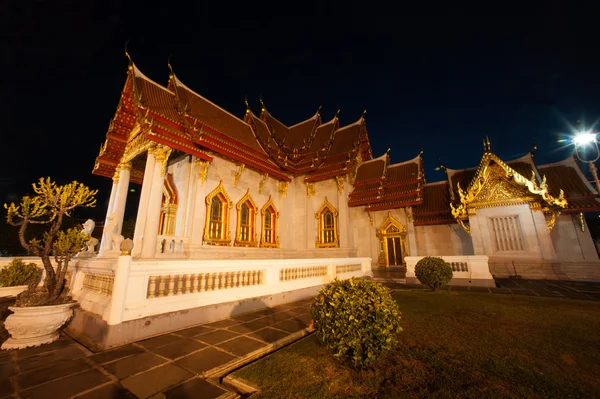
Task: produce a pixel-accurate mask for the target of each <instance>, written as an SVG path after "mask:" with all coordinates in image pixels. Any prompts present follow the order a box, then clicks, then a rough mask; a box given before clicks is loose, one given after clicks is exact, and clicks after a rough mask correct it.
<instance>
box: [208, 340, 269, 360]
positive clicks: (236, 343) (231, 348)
mask: <svg viewBox="0 0 600 399" xmlns="http://www.w3.org/2000/svg"><path fill="white" fill-rule="evenodd" d="M265 345H266V344H265V343H264V342H262V341H258V340H256V339H252V338H250V337H246V336H241V337H238V338H235V339H232V340H230V341H227V342H223V343H222V344H219V345H217V346H218V347H219V348H221V349H223V350H226V351H227V352H229V353H233V354H234V355H236V356H240V357H242V356H244V355H247V354H248V353H251V352H254V351H256V350H258V349H260V348H263V347H264V346H265Z"/></svg>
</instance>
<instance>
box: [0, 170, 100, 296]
mask: <svg viewBox="0 0 600 399" xmlns="http://www.w3.org/2000/svg"><path fill="white" fill-rule="evenodd" d="M33 191H34V192H35V193H36V194H37V195H35V196H33V197H29V196H24V197H23V198H21V203H20V204H19V205H15V204H14V203H11V204H10V205H7V204H4V207H5V208H6V209H7V211H8V213H7V215H6V221H7V222H8V223H9V224H11V225H13V226H19V241H20V243H21V245H22V246H23V248H25V249H26V250H27V252H29V253H31V254H33V255H35V256H39V257H40V258H41V259H42V263H43V265H44V269H45V271H46V278H45V279H44V284H43V286H42V287H37V286H36V284H30V285H29V289H28V290H27V291H25V292H23V293H21V294H19V296H18V297H17V302H16V304H17V306H43V305H58V304H61V303H65V302H68V301H70V300H71V298H70V297H69V296H67V295H66V294H67V291H68V290H66V289H65V274H66V273H67V269H68V266H69V261H70V260H71V258H72V257H73V256H75V255H76V254H77V253H78V252H80V251H81V250H82V249H83V248H84V247H85V246H86V243H87V241H88V240H89V238H90V237H89V236H88V235H87V234H85V233H83V232H81V229H77V228H70V229H68V230H66V231H62V230H60V228H61V226H62V224H63V221H64V218H65V217H68V216H71V212H72V211H73V209H75V208H78V207H93V206H95V205H96V199H95V195H96V194H97V193H98V190H90V189H89V188H88V187H87V186H85V185H84V184H82V183H79V182H77V181H73V182H72V183H69V184H65V185H64V186H58V185H57V184H56V183H55V182H53V181H51V180H50V178H46V179H45V180H44V178H40V179H39V181H38V183H37V184H36V183H34V184H33ZM34 224H44V225H47V226H48V227H47V230H46V231H45V233H44V235H43V238H42V239H41V240H40V239H38V238H31V239H28V238H27V227H28V226H30V225H34ZM50 256H54V260H55V261H56V264H57V267H56V270H55V269H54V267H53V266H52V262H51V261H50Z"/></svg>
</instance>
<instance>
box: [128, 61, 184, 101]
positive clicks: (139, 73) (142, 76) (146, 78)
mask: <svg viewBox="0 0 600 399" xmlns="http://www.w3.org/2000/svg"><path fill="white" fill-rule="evenodd" d="M133 70H134V71H133V73H134V76H135V77H140V78H142V79H144V80H146V81H148V82H150V83H152V84H153V85H155V86H157V87H160V88H161V89H163V90H164V91H166V92H167V93H169V94H173V95H175V93H174V92H172V91H171V90H169V89H168V88H166V87H164V86H162V85H160V84H158V83H156V82H155V81H153V80H152V79H150V78H149V77H148V76H146V75H144V73H143V72H142V71H140V69H139V68H138V67H137V66H136V65H135V64H133ZM175 79H177V78H175Z"/></svg>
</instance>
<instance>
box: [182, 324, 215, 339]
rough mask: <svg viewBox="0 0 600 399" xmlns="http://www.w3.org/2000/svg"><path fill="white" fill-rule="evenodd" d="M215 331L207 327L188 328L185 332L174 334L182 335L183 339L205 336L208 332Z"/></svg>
mask: <svg viewBox="0 0 600 399" xmlns="http://www.w3.org/2000/svg"><path fill="white" fill-rule="evenodd" d="M211 331H214V328H210V327H207V326H206V325H202V326H196V327H191V328H186V329H185V330H179V331H175V332H174V333H173V334H175V335H181V336H183V337H194V336H196V335H200V334H204V333H207V332H211Z"/></svg>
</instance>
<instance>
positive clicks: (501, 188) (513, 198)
mask: <svg viewBox="0 0 600 399" xmlns="http://www.w3.org/2000/svg"><path fill="white" fill-rule="evenodd" d="M457 189H458V194H459V196H460V205H458V206H454V205H453V204H450V207H451V208H452V216H454V218H455V219H456V220H457V221H458V223H459V224H460V225H461V226H462V227H463V228H464V229H465V231H466V232H467V233H469V234H470V233H471V232H470V229H469V226H468V225H467V224H466V221H467V220H468V218H469V213H470V212H471V213H472V212H473V211H474V210H475V209H477V208H489V207H495V206H507V205H517V204H527V203H528V204H530V205H531V204H534V203H538V204H540V205H541V206H540V208H541V209H543V210H544V213H546V214H547V215H551V218H550V220H555V219H556V216H558V214H559V213H560V211H561V209H562V208H565V207H566V206H567V200H566V199H565V198H564V193H563V190H560V194H559V196H558V197H557V198H555V197H553V196H552V195H550V193H549V192H548V184H547V183H546V176H544V177H543V178H542V181H541V182H540V183H538V181H537V178H536V175H535V172H533V171H532V176H531V178H530V179H528V178H526V177H525V176H523V175H521V174H519V173H518V172H517V171H515V170H514V169H512V168H511V167H510V166H508V165H507V164H506V163H504V162H503V161H502V160H501V159H500V158H498V156H496V155H495V154H493V153H492V152H490V151H489V150H488V151H486V153H485V154H484V155H483V158H482V159H481V162H480V163H479V167H478V168H477V171H476V172H475V176H473V179H472V180H471V183H469V186H468V187H467V189H466V190H463V189H462V188H461V187H460V184H458V183H457ZM553 226H554V223H551V222H549V223H547V227H548V230H550V229H552V227H553Z"/></svg>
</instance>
